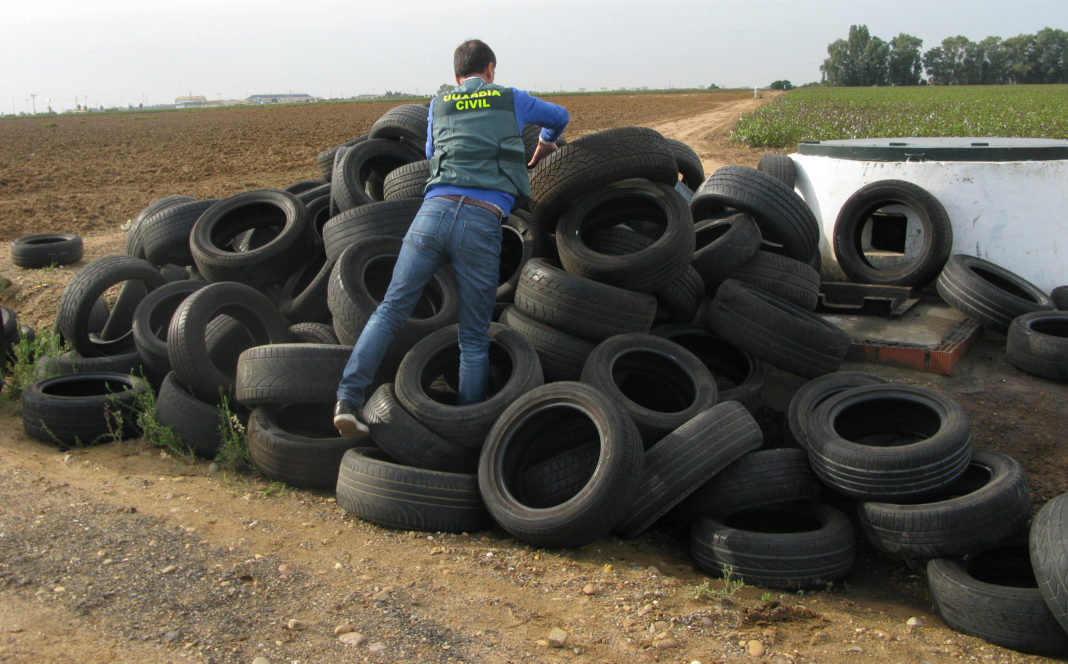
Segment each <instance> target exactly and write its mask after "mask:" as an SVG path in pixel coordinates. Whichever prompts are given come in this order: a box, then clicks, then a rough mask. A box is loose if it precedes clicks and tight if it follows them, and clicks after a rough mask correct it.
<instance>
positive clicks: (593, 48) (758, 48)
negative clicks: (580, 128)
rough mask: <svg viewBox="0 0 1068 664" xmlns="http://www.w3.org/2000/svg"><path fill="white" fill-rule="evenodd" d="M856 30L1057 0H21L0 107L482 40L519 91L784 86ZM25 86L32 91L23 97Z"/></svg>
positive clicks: (396, 60)
mask: <svg viewBox="0 0 1068 664" xmlns="http://www.w3.org/2000/svg"><path fill="white" fill-rule="evenodd" d="M852 24H864V25H867V26H868V29H869V30H870V31H871V33H872V34H873V35H875V36H878V37H881V38H882V39H884V40H887V41H889V40H890V39H891V38H893V37H894V36H895V35H897V34H898V33H901V32H906V33H909V34H912V35H915V36H917V37H919V38H921V39H923V47H922V48H923V50H924V51H926V50H927V49H929V48H932V47H934V46H937V45H938V44H939V43H940V42H941V41H942V39H944V38H945V37H950V36H954V35H964V36H966V37H968V38H969V39H971V40H973V41H979V40H981V39H983V38H985V37H988V36H990V35H997V36H1000V37H1003V38H1004V37H1012V36H1015V35H1018V34H1021V33H1035V32H1037V31H1038V30H1040V29H1042V28H1044V27H1047V26H1048V27H1052V28H1059V29H1068V2H1066V1H1065V0H1011V1H1008V2H1007V1H1006V0H968V1H956V0H948V1H947V0H922V1H920V0H875V1H869V0H802V1H798V0H763V1H760V2H758V1H753V0H731V1H729V2H726V1H721V0H610V1H609V0H590V1H585V0H568V1H566V2H564V1H557V0H543V1H542V2H533V3H519V2H507V1H497V2H488V1H486V0H435V1H433V2H431V1H429V0H372V1H368V0H345V1H341V0H307V1H305V2H299V1H294V0H284V1H279V0H181V1H180V2H179V1H177V0H95V1H89V2H87V1H86V0H31V1H29V2H17V3H9V4H8V5H7V6H6V7H5V8H4V11H3V17H2V21H0V53H2V56H3V60H2V62H3V63H4V66H3V73H2V74H0V112H3V113H12V112H15V113H18V112H23V111H29V110H31V108H32V107H33V105H35V106H36V109H37V110H38V111H43V110H45V108H47V106H48V105H49V103H50V104H51V106H52V108H54V109H55V110H63V109H69V108H73V107H74V106H75V103H76V101H77V103H81V104H89V105H91V106H99V105H105V106H112V105H126V104H134V105H136V104H138V103H141V102H144V103H145V104H146V105H151V104H161V103H173V102H174V98H175V97H177V96H180V95H188V94H193V95H204V96H205V97H207V98H208V99H218V98H222V99H239V98H244V97H247V96H249V95H252V94H268V93H285V92H302V93H307V94H310V95H314V96H319V97H329V96H334V97H340V96H351V95H357V94H365V93H377V94H381V93H383V92H385V91H386V90H403V91H407V92H416V93H420V94H429V93H432V92H434V91H436V90H437V88H438V86H439V85H441V84H442V83H446V82H451V80H452V51H453V49H454V48H455V47H456V45H457V44H458V43H460V42H461V41H463V40H464V39H468V38H471V37H477V38H480V39H483V40H485V41H486V42H487V43H489V44H490V46H492V47H493V49H494V51H495V52H496V54H497V60H498V79H497V82H498V83H504V84H507V85H513V86H516V87H520V88H525V89H528V90H532V91H558V90H578V89H580V88H585V89H587V90H599V89H601V88H607V89H617V88H621V87H642V86H645V87H650V88H660V87H663V88H667V87H675V88H681V87H707V86H708V85H709V84H710V83H716V84H718V85H720V86H723V87H743V86H745V87H749V86H754V85H758V86H766V85H768V84H769V83H771V81H773V80H776V79H788V80H790V81H792V82H793V83H794V84H795V85H797V84H801V83H805V82H808V81H816V80H819V76H820V71H819V66H820V64H821V63H822V62H823V60H824V58H826V57H827V44H829V43H830V42H832V41H834V40H835V39H839V38H845V37H846V36H847V35H848V33H849V26H850V25H852ZM31 94H36V97H35V98H31Z"/></svg>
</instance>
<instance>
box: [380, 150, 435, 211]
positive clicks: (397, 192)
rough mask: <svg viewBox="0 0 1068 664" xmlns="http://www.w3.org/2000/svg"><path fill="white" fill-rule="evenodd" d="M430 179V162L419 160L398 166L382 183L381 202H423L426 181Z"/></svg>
mask: <svg viewBox="0 0 1068 664" xmlns="http://www.w3.org/2000/svg"><path fill="white" fill-rule="evenodd" d="M429 179H430V160H429V159H420V160H419V161H413V162H412V163H410V164H404V165H403V166H398V167H397V168H394V169H393V170H392V171H390V172H389V175H387V176H386V178H385V179H384V180H383V181H382V200H384V201H400V200H405V199H417V200H420V201H421V200H423V193H424V191H423V190H424V189H426V181H427V180H429Z"/></svg>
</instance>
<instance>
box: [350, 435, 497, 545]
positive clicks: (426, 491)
mask: <svg viewBox="0 0 1068 664" xmlns="http://www.w3.org/2000/svg"><path fill="white" fill-rule="evenodd" d="M337 504H338V505H340V506H341V508H342V509H344V510H345V511H346V512H349V513H350V514H354V515H355V516H357V517H359V518H361V519H363V520H365V521H370V522H372V523H377V524H381V525H383V526H389V527H391V528H401V529H403V530H421V531H426V532H439V531H440V532H447V533H463V532H474V531H478V530H486V529H487V528H489V527H490V526H491V525H492V524H493V520H492V519H491V518H490V515H489V513H488V512H487V511H486V508H485V506H484V505H483V504H482V498H481V497H480V496H479V491H478V477H477V476H475V475H473V474H466V473H445V472H441V471H439V470H426V469H425V468H412V467H410V466H404V465H401V464H398V463H394V462H393V461H391V460H389V458H388V457H387V456H386V454H385V452H382V451H381V450H377V449H375V448H359V447H357V448H353V449H351V450H349V451H348V452H345V456H344V457H342V459H341V467H340V468H339V469H338V477H337Z"/></svg>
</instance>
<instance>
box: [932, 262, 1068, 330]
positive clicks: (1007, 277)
mask: <svg viewBox="0 0 1068 664" xmlns="http://www.w3.org/2000/svg"><path fill="white" fill-rule="evenodd" d="M935 289H936V290H937V291H938V294H939V295H940V296H942V299H943V300H945V301H946V302H947V303H948V304H949V305H950V306H952V307H953V308H954V309H957V310H958V311H960V312H961V313H963V314H964V315H966V316H968V317H969V318H972V319H974V320H975V321H977V322H978V323H979V324H980V325H982V326H984V327H988V328H990V329H992V330H995V331H997V332H1001V333H1002V334H1005V333H1006V332H1007V331H1008V329H1009V325H1010V324H1011V323H1012V319H1014V318H1016V317H1017V316H1022V315H1023V314H1026V313H1030V312H1032V311H1048V310H1051V309H1053V308H1054V306H1053V300H1052V299H1050V296H1049V295H1047V294H1046V293H1045V292H1043V291H1042V290H1040V289H1039V288H1038V287H1037V286H1035V285H1034V284H1032V283H1031V282H1029V281H1027V280H1025V279H1023V278H1022V277H1020V276H1019V275H1017V274H1013V273H1012V272H1010V271H1008V270H1006V269H1005V268H1003V267H1001V266H999V265H995V264H994V263H991V262H990V261H987V260H983V259H982V258H976V257H975V256H967V255H965V254H954V255H953V256H950V257H949V260H948V261H946V265H945V267H943V268H942V272H941V274H939V275H938V279H937V280H936V281H935Z"/></svg>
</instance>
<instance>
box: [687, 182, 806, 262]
mask: <svg viewBox="0 0 1068 664" xmlns="http://www.w3.org/2000/svg"><path fill="white" fill-rule="evenodd" d="M725 208H734V209H736V210H739V211H742V212H747V213H749V214H750V215H752V217H753V219H754V220H755V221H756V223H757V225H758V226H759V227H760V234H761V237H763V238H764V239H765V240H768V241H771V242H774V243H776V244H781V245H782V246H783V253H784V254H785V255H787V256H789V257H790V258H794V259H797V260H799V261H802V262H808V261H809V259H811V258H812V255H813V254H815V253H816V251H817V247H818V242H819V225H818V223H817V222H816V217H815V216H813V214H812V210H810V209H809V207H808V205H807V204H806V203H805V201H804V199H802V198H801V196H799V195H798V194H797V193H796V192H795V191H794V190H793V189H792V188H791V187H788V186H787V185H785V184H783V183H782V182H781V181H779V180H778V179H777V178H775V177H774V176H772V175H768V174H767V173H765V172H763V171H758V170H757V169H755V168H750V167H748V166H724V167H722V168H720V169H719V170H717V171H716V172H714V173H713V174H712V175H710V176H708V178H707V179H706V180H705V181H704V182H703V183H702V184H701V187H700V188H699V189H698V190H697V191H696V192H694V195H693V199H691V200H690V210H691V211H692V212H693V218H694V219H705V218H707V217H708V216H711V215H712V214H715V213H717V212H720V211H722V210H723V209H725Z"/></svg>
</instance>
